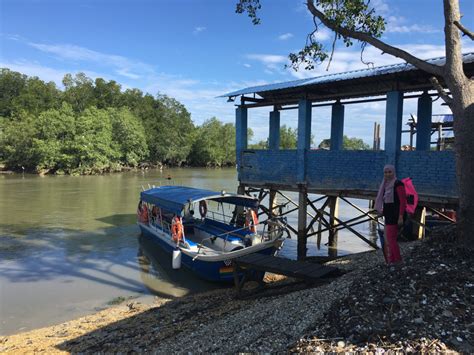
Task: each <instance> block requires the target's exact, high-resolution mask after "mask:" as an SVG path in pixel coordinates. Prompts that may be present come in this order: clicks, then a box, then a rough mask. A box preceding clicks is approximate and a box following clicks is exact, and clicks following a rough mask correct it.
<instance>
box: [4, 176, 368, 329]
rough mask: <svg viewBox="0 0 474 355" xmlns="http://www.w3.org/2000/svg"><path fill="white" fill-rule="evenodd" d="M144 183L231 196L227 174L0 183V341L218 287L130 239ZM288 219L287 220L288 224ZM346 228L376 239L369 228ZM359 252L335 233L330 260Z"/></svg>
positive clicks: (233, 183)
mask: <svg viewBox="0 0 474 355" xmlns="http://www.w3.org/2000/svg"><path fill="white" fill-rule="evenodd" d="M168 175H171V176H172V181H168V180H166V177H167V176H168ZM148 183H150V184H155V185H157V186H158V185H160V184H181V185H187V186H194V187H200V188H204V189H210V190H215V191H220V190H222V189H224V190H226V191H229V192H235V191H236V190H237V177H236V171H235V169H165V170H163V171H159V170H149V171H144V172H142V171H135V172H134V171H131V172H126V173H122V174H110V175H102V176H78V177H71V176H46V177H39V176H34V175H26V174H25V175H23V176H22V175H9V176H0V196H1V198H0V334H7V333H10V334H11V333H15V332H17V331H19V330H22V331H23V330H28V329H32V328H34V327H40V326H46V325H49V324H55V323H59V322H62V321H65V320H68V319H71V318H74V317H79V316H82V315H84V314H87V313H90V312H93V311H94V309H95V308H96V307H103V306H105V305H106V304H107V302H108V301H110V300H111V299H113V298H115V297H119V296H120V297H129V296H136V295H137V294H140V295H150V294H154V295H159V296H163V297H181V296H183V295H186V294H189V293H192V292H200V291H204V290H209V289H210V288H214V287H218V286H217V285H215V284H211V283H208V282H206V281H204V280H200V279H198V278H197V277H196V275H195V274H194V273H192V272H190V271H188V270H186V269H185V268H182V269H180V270H173V269H172V267H171V256H170V255H168V254H166V253H164V252H163V251H162V250H161V248H160V247H159V246H158V245H157V244H156V243H155V242H154V241H153V240H149V239H146V238H145V239H144V238H143V237H140V238H139V229H138V227H137V226H136V224H135V211H136V208H137V202H138V196H139V193H140V190H141V186H147V185H148ZM288 196H291V198H292V199H294V200H297V194H293V193H288ZM265 203H267V201H265ZM364 204H365V205H367V201H361V202H360V203H359V206H363V205H364ZM339 215H340V218H341V219H342V220H346V219H348V218H350V217H353V216H354V211H353V209H352V208H351V207H348V206H346V205H344V203H342V202H341V204H340V213H339ZM296 216H297V214H296V213H293V214H290V215H288V222H289V223H291V224H292V225H294V226H295V225H296ZM308 221H309V220H308ZM355 228H356V229H357V230H358V231H359V232H360V233H361V234H363V235H371V236H373V238H374V239H376V236H375V230H374V229H370V228H371V226H370V224H369V223H365V224H361V225H358V226H356V227H355ZM326 241H327V235H323V236H322V239H321V243H320V248H318V242H317V237H316V236H314V237H311V238H309V239H308V256H312V255H328V248H327V246H325V245H324V244H325V243H326ZM296 246H297V241H296V238H295V237H293V239H287V240H286V242H285V245H284V248H283V250H282V251H281V255H282V256H284V257H288V258H292V259H295V258H296ZM368 249H370V248H369V247H368V246H367V245H366V244H365V243H364V242H361V241H360V239H358V238H357V237H355V236H354V235H351V233H350V232H348V231H340V232H339V240H338V255H343V254H348V253H351V252H352V253H354V252H360V251H365V250H368ZM137 251H138V257H137ZM148 297H150V298H151V296H148Z"/></svg>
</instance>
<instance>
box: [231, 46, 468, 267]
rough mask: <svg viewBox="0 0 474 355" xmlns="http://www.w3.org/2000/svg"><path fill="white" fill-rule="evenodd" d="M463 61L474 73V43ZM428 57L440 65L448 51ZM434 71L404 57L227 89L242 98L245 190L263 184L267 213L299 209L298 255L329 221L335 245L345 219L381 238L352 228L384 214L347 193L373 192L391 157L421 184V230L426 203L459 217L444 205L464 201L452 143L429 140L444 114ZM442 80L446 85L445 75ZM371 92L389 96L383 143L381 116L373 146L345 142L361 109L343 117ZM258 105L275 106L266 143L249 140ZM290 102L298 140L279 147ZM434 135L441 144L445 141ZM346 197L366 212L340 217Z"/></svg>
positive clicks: (418, 232) (419, 230)
mask: <svg viewBox="0 0 474 355" xmlns="http://www.w3.org/2000/svg"><path fill="white" fill-rule="evenodd" d="M463 61H464V71H465V72H466V74H467V75H468V76H472V75H474V53H467V54H464V56H463ZM428 62H429V63H431V64H434V65H443V64H444V63H445V58H434V59H431V60H428ZM430 77H431V75H430V74H428V73H426V72H424V71H422V70H420V69H417V68H416V67H414V66H413V65H410V64H406V63H403V64H395V65H388V66H383V67H375V68H370V69H364V70H356V71H351V72H346V73H340V74H331V75H324V76H319V77H315V78H308V79H301V80H295V81H289V82H283V83H277V84H270V85H261V86H253V87H248V88H244V89H241V90H238V91H233V92H230V93H227V94H224V95H222V97H227V99H228V100H227V101H228V102H233V103H234V104H235V105H236V110H235V124H236V154H237V170H238V180H239V187H238V193H242V194H256V195H258V197H259V199H260V200H261V201H263V200H264V199H266V201H269V202H268V204H267V205H264V204H261V210H260V214H264V215H266V216H268V217H269V218H271V217H274V216H277V215H279V216H284V215H286V214H288V213H291V212H294V211H298V220H297V225H288V228H289V229H290V230H291V231H292V233H293V234H294V235H296V236H297V238H298V250H297V253H298V259H299V260H303V259H304V258H305V256H306V251H307V247H306V245H307V238H308V237H309V236H313V235H316V236H317V237H318V242H319V241H320V238H321V233H323V232H325V231H326V232H329V246H330V247H335V246H336V245H337V232H338V231H339V230H340V229H343V228H344V229H347V230H349V231H351V232H352V233H353V234H355V235H356V236H357V237H359V238H361V239H362V240H364V241H365V242H366V243H368V244H369V245H371V246H372V247H374V248H376V247H377V246H376V245H375V243H374V242H373V241H371V240H370V239H369V238H368V237H367V236H364V235H362V233H360V232H358V231H357V230H356V229H354V226H355V225H357V224H360V223H364V222H367V221H370V220H373V221H376V223H379V222H378V220H377V218H376V216H374V215H373V214H372V213H370V212H371V211H364V210H363V209H361V208H360V207H358V206H357V205H355V204H353V203H352V202H351V201H349V200H348V198H357V199H365V200H368V201H373V200H374V199H375V197H376V194H377V190H378V186H379V184H380V181H381V180H382V177H383V167H384V165H385V164H393V165H395V167H396V171H397V175H398V177H399V178H403V177H411V178H412V181H413V183H414V185H415V186H416V189H417V192H418V194H419V205H418V208H417V211H416V213H415V215H414V220H415V221H416V222H417V223H416V224H415V227H414V230H413V234H414V235H415V237H421V236H422V235H423V232H424V228H423V227H424V226H425V224H424V222H425V216H426V211H427V209H428V210H430V211H431V212H432V213H436V214H438V215H439V216H441V218H444V219H446V220H449V221H454V219H453V218H452V216H448V215H447V214H445V213H444V210H445V209H455V208H456V207H457V205H458V189H457V184H456V164H455V160H456V159H455V154H454V151H452V150H442V149H435V150H433V149H432V143H433V142H432V135H433V129H437V130H438V132H439V129H440V128H439V127H440V124H439V122H433V113H432V107H433V101H434V100H437V99H439V97H438V96H439V94H438V92H437V91H436V90H435V88H434V86H433V84H432V83H431V82H430ZM440 84H441V86H443V87H446V85H445V83H444V82H442V81H441V82H440ZM408 99H416V100H417V112H416V122H415V121H414V120H412V122H411V125H410V139H411V140H410V142H413V139H414V138H416V144H415V145H414V147H413V149H412V147H410V150H402V149H401V137H402V131H403V129H402V125H403V106H404V101H405V100H408ZM371 102H385V105H386V109H385V124H384V127H383V128H384V140H383V143H384V145H383V147H380V136H379V134H380V126H378V127H377V124H376V125H375V126H374V132H375V133H376V134H375V135H374V149H373V150H343V136H344V123H345V122H347V121H349V120H350V121H356V122H357V119H358V117H346V116H345V109H346V107H348V106H349V105H357V104H359V105H363V104H366V103H371ZM324 106H330V107H331V117H330V120H331V123H330V125H331V128H330V149H329V150H323V149H311V146H310V144H311V133H312V132H311V122H312V114H313V112H317V111H318V108H321V107H324ZM257 108H267V109H268V110H269V113H268V123H269V139H268V143H269V144H268V145H269V146H268V149H248V135H247V132H248V117H249V111H251V110H253V109H257ZM286 110H290V111H293V112H295V115H296V116H297V120H298V126H297V132H298V141H297V148H296V149H290V150H288V149H280V124H281V123H282V122H281V121H282V120H281V117H280V116H281V113H282V112H283V111H286ZM441 127H442V125H441ZM377 132H378V133H377ZM435 143H436V142H435ZM436 144H438V146H439V142H438V143H436ZM288 191H293V192H297V193H298V199H297V201H293V200H292V199H291V198H290V197H289V196H288V194H287V192H288ZM314 195H316V196H314ZM340 200H344V201H345V202H346V203H348V204H349V205H351V206H352V207H353V208H354V209H356V210H357V211H358V213H359V215H358V216H357V217H355V218H352V219H351V220H348V221H344V220H342V219H340V218H339V216H338V206H339V202H340ZM317 203H322V205H321V206H319V205H317ZM368 203H369V202H368ZM289 206H291V208H290V209H289V210H287V211H283V207H287V208H288V207H289ZM308 222H309V223H308Z"/></svg>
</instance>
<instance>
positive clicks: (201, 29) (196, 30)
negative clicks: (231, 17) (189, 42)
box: [193, 26, 206, 35]
mask: <svg viewBox="0 0 474 355" xmlns="http://www.w3.org/2000/svg"><path fill="white" fill-rule="evenodd" d="M205 30H206V27H203V26H198V27H195V28H194V31H193V34H194V35H197V34H199V33H201V32H203V31H205Z"/></svg>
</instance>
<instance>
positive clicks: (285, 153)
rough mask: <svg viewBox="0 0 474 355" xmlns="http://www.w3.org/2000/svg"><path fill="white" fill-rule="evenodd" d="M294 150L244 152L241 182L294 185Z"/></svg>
mask: <svg viewBox="0 0 474 355" xmlns="http://www.w3.org/2000/svg"><path fill="white" fill-rule="evenodd" d="M296 152H297V151H296V150H245V151H244V152H243V153H242V168H241V172H240V178H241V179H240V180H241V181H242V182H258V183H262V182H265V183H273V184H289V185H295V184H296V161H297V160H296Z"/></svg>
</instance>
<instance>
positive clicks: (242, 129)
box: [235, 107, 248, 181]
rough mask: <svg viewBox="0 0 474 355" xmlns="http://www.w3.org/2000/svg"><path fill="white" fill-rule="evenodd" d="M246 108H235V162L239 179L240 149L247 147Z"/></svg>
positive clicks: (240, 165)
mask: <svg viewBox="0 0 474 355" xmlns="http://www.w3.org/2000/svg"><path fill="white" fill-rule="evenodd" d="M247 121H248V119H247V108H246V107H237V109H236V110H235V153H236V162H237V173H238V179H239V181H240V169H241V167H242V151H243V150H244V149H247V144H248V135H247V126H248V123H247Z"/></svg>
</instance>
